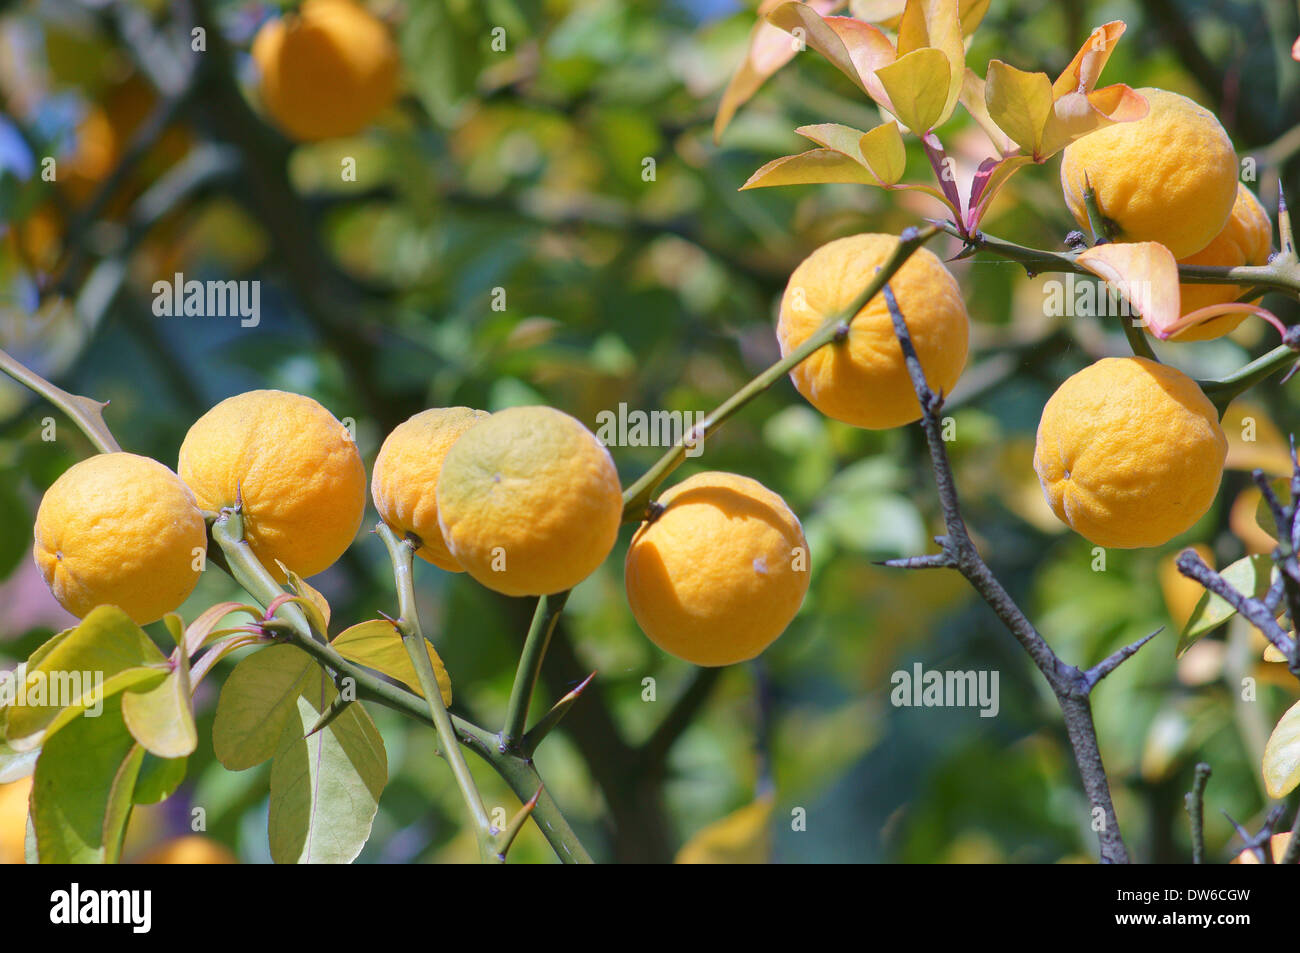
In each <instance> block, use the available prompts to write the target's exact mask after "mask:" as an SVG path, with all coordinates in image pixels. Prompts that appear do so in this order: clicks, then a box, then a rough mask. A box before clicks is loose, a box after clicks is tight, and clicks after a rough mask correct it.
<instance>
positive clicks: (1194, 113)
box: [1061, 88, 1237, 258]
mask: <svg viewBox="0 0 1300 953" xmlns="http://www.w3.org/2000/svg"><path fill="white" fill-rule="evenodd" d="M1137 92H1138V93H1140V94H1141V95H1142V96H1144V97H1145V98H1146V100H1147V104H1148V106H1149V107H1150V108H1149V111H1148V112H1147V114H1146V116H1144V117H1143V118H1141V119H1137V120H1134V121H1133V122H1121V123H1116V124H1115V125H1113V126H1107V127H1106V128H1105V129H1099V130H1097V131H1096V132H1091V133H1089V134H1088V135H1086V136H1084V137H1083V138H1082V139H1078V140H1076V141H1075V142H1072V143H1071V144H1070V145H1069V146H1067V147H1066V149H1065V152H1064V153H1063V154H1062V156H1061V188H1062V189H1063V190H1064V192H1065V202H1066V204H1067V205H1068V206H1069V207H1070V212H1071V213H1072V214H1073V215H1074V219H1075V221H1077V222H1078V223H1079V227H1080V228H1082V229H1084V231H1085V232H1089V231H1090V226H1089V223H1088V209H1087V206H1086V204H1085V203H1084V191H1085V182H1084V180H1085V177H1086V179H1087V182H1088V183H1090V184H1091V185H1092V188H1093V190H1094V191H1095V192H1096V194H1097V205H1098V208H1099V209H1100V211H1101V214H1102V215H1103V216H1104V217H1105V218H1107V219H1109V220H1110V221H1111V222H1113V223H1114V224H1115V226H1116V227H1117V229H1118V234H1116V235H1115V240H1116V241H1123V242H1159V243H1160V244H1162V245H1164V246H1165V247H1166V248H1168V249H1169V251H1170V252H1172V253H1173V256H1174V257H1175V258H1186V257H1187V256H1188V255H1194V254H1196V253H1197V252H1199V251H1200V250H1201V249H1202V248H1204V247H1205V246H1206V245H1208V244H1209V243H1210V242H1211V241H1212V240H1213V238H1214V236H1215V235H1217V234H1219V232H1220V231H1222V230H1223V226H1224V225H1225V224H1227V221H1228V215H1229V213H1230V212H1231V211H1232V204H1233V201H1234V199H1235V198H1236V195H1237V153H1236V151H1235V150H1234V149H1233V147H1232V141H1231V140H1230V139H1229V138H1228V134H1227V133H1226V132H1224V131H1223V126H1222V125H1220V124H1219V120H1218V119H1216V118H1215V116H1214V114H1213V113H1211V112H1210V111H1209V110H1208V109H1205V108H1203V107H1201V106H1199V105H1197V104H1196V103H1194V102H1192V100H1190V99H1188V98H1187V97H1186V96H1180V95H1179V94H1178V93H1171V92H1168V91H1167V90H1163V89H1152V88H1146V89H1139V90H1137Z"/></svg>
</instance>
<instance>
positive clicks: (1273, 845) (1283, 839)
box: [1228, 832, 1291, 864]
mask: <svg viewBox="0 0 1300 953" xmlns="http://www.w3.org/2000/svg"><path fill="white" fill-rule="evenodd" d="M1290 843H1291V834H1290V833H1289V832H1288V833H1283V834H1274V835H1273V836H1272V837H1270V838H1269V841H1268V849H1269V850H1270V851H1271V852H1272V854H1273V863H1275V864H1276V863H1280V862H1281V860H1282V858H1283V857H1284V856H1285V855H1286V848H1287V845H1288V844H1290ZM1228 863H1230V864H1258V863H1259V858H1258V857H1256V856H1255V852H1254V851H1253V850H1243V851H1242V852H1241V853H1240V854H1238V855H1237V856H1236V857H1234V858H1232V860H1230V861H1228Z"/></svg>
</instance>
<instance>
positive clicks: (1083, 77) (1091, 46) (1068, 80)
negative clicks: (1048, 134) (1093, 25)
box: [1052, 20, 1127, 99]
mask: <svg viewBox="0 0 1300 953" xmlns="http://www.w3.org/2000/svg"><path fill="white" fill-rule="evenodd" d="M1125 29H1127V27H1126V26H1125V24H1124V21H1123V20H1112V21H1111V22H1110V23H1107V24H1104V25H1103V26H1099V27H1097V29H1095V30H1093V31H1092V35H1090V36H1089V37H1088V39H1087V40H1086V41H1084V44H1083V46H1081V47H1079V52H1078V53H1075V54H1074V59H1072V60H1070V65H1069V66H1067V67H1066V68H1065V69H1064V70H1063V71H1062V72H1061V75H1060V76H1058V77H1057V79H1056V82H1055V83H1054V84H1053V85H1052V98H1053V99H1059V98H1061V97H1062V96H1064V95H1066V94H1067V93H1078V92H1083V93H1090V92H1092V90H1093V88H1094V87H1096V85H1097V80H1098V78H1099V77H1100V76H1101V71H1102V69H1103V68H1104V67H1105V66H1106V61H1107V60H1108V59H1110V53H1111V50H1113V49H1114V48H1115V44H1116V43H1118V42H1119V38H1120V37H1121V36H1123V35H1124V31H1125Z"/></svg>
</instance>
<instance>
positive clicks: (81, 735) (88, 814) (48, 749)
mask: <svg viewBox="0 0 1300 953" xmlns="http://www.w3.org/2000/svg"><path fill="white" fill-rule="evenodd" d="M144 754H145V752H144V748H142V747H140V746H139V745H138V744H136V743H135V741H134V739H132V737H131V733H130V732H129V731H127V730H126V724H125V723H124V722H123V721H122V713H121V698H120V697H118V696H115V697H113V698H110V699H109V700H108V701H106V702H105V704H104V711H103V713H102V714H101V715H99V716H98V717H90V716H87V715H82V716H80V717H77V718H74V719H73V720H72V721H70V722H69V723H68V724H67V725H66V726H65V727H64V729H63V730H62V731H60V732H59V733H58V734H57V735H55V736H54V737H52V738H50V739H49V740H48V741H47V742H46V744H45V747H44V749H43V751H42V752H41V757H40V760H39V761H37V762H36V774H35V778H34V780H33V788H32V825H33V827H34V829H35V832H36V847H37V852H38V853H39V856H40V859H41V862H42V863H45V864H86V863H91V864H98V863H110V864H111V863H116V862H117V858H118V855H119V852H120V851H121V846H122V836H123V834H124V833H125V831H126V822H127V819H128V818H129V816H130V812H131V794H132V793H133V792H134V790H135V782H136V778H137V776H138V775H139V772H140V764H141V762H142V761H143V760H144Z"/></svg>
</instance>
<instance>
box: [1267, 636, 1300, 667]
mask: <svg viewBox="0 0 1300 953" xmlns="http://www.w3.org/2000/svg"><path fill="white" fill-rule="evenodd" d="M1291 637H1292V638H1295V633H1294V632H1292V633H1291ZM1264 661H1265V662H1285V661H1287V657H1286V656H1285V655H1283V654H1282V650H1281V649H1279V648H1278V647H1277V646H1276V645H1274V644H1273V643H1272V642H1270V643H1268V645H1266V646H1264Z"/></svg>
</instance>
